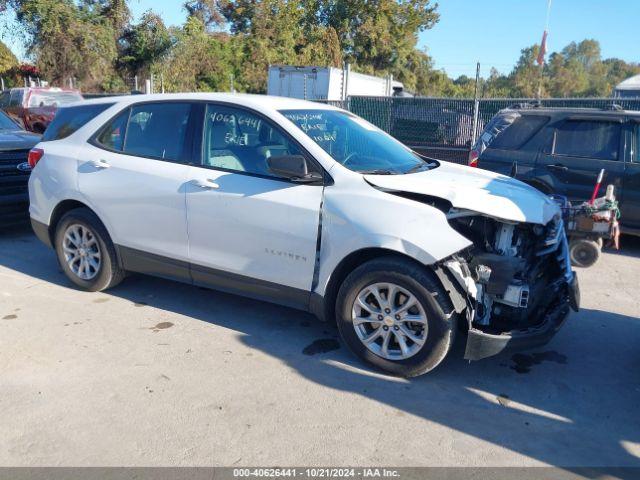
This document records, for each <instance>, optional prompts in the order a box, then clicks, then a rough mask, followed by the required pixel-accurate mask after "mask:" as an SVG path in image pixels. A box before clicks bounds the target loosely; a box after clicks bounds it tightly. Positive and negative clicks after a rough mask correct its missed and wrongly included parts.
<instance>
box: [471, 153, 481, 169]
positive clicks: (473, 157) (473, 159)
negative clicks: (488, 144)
mask: <svg viewBox="0 0 640 480" xmlns="http://www.w3.org/2000/svg"><path fill="white" fill-rule="evenodd" d="M479 157H480V155H479V154H478V151H477V150H471V151H470V152H469V166H470V167H477V166H478V158H479Z"/></svg>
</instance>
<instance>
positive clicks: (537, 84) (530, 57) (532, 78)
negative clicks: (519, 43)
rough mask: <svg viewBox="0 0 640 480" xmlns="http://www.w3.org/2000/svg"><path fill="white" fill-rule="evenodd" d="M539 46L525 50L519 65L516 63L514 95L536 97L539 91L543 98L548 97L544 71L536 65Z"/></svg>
mask: <svg viewBox="0 0 640 480" xmlns="http://www.w3.org/2000/svg"><path fill="white" fill-rule="evenodd" d="M539 51H540V46H539V45H532V46H531V47H527V48H523V49H522V50H521V53H520V58H519V59H518V63H516V66H515V68H514V69H513V72H512V73H511V80H512V82H513V92H512V93H513V94H515V95H516V96H519V97H536V96H537V95H538V90H540V94H541V95H542V96H545V95H546V87H545V83H544V77H543V76H542V69H541V68H540V67H539V66H538V65H537V64H536V59H537V58H538V52H539Z"/></svg>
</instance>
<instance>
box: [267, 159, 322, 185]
mask: <svg viewBox="0 0 640 480" xmlns="http://www.w3.org/2000/svg"><path fill="white" fill-rule="evenodd" d="M267 165H268V166H269V170H270V171H271V172H272V173H274V174H276V175H278V176H279V177H284V178H288V179H289V180H292V181H294V182H300V183H313V182H318V181H320V180H322V176H321V175H319V174H318V173H316V172H311V173H309V169H308V166H307V159H306V158H304V157H303V156H302V155H277V156H273V157H269V158H267Z"/></svg>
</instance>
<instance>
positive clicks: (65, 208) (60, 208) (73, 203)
mask: <svg viewBox="0 0 640 480" xmlns="http://www.w3.org/2000/svg"><path fill="white" fill-rule="evenodd" d="M77 208H86V209H87V210H89V211H90V212H91V213H93V214H94V215H95V216H96V218H97V219H98V220H99V221H100V223H101V224H102V226H103V227H104V228H105V230H107V233H109V235H111V232H109V229H108V228H107V226H106V225H105V223H104V222H103V221H102V219H101V218H100V215H98V213H97V212H96V211H95V210H94V209H93V208H91V207H90V206H89V205H87V204H86V203H84V202H81V201H80V200H75V199H67V200H63V201H61V202H60V203H58V204H57V205H56V206H55V207H54V209H53V210H52V212H51V217H50V219H49V228H48V233H49V240H50V241H51V244H52V245H54V244H55V243H54V240H55V234H56V228H57V227H58V223H59V222H60V219H61V218H62V217H63V216H64V215H65V214H66V213H67V212H70V211H71V210H75V209H77Z"/></svg>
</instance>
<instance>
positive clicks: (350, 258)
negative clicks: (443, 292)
mask: <svg viewBox="0 0 640 480" xmlns="http://www.w3.org/2000/svg"><path fill="white" fill-rule="evenodd" d="M383 257H398V258H403V259H405V260H408V261H410V262H412V263H414V264H415V265H419V266H420V267H422V268H426V269H429V270H431V267H430V266H429V265H425V264H423V263H421V262H419V261H418V260H416V259H415V258H413V257H412V256H410V255H407V254H405V253H402V252H399V251H397V250H392V249H389V248H383V247H368V248H362V249H359V250H356V251H353V252H351V253H349V254H348V255H347V256H346V257H344V258H343V259H342V260H341V261H340V262H339V263H338V264H337V265H336V267H335V268H334V269H333V271H332V272H331V274H330V276H329V279H328V281H327V284H326V288H325V290H324V295H323V296H322V297H320V296H319V295H317V294H315V295H314V297H316V299H317V297H320V299H321V301H320V302H317V301H314V298H312V305H311V311H312V312H313V313H314V314H315V315H317V316H318V317H320V318H321V319H322V320H326V321H331V322H333V321H335V305H336V299H337V296H338V290H339V289H340V286H341V285H342V283H343V282H344V280H345V279H346V278H347V275H349V274H350V273H351V272H352V271H353V270H355V269H356V268H358V267H359V266H360V265H362V264H364V263H366V262H368V261H370V260H374V259H378V258H383ZM436 278H437V277H436ZM438 282H440V279H438Z"/></svg>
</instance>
